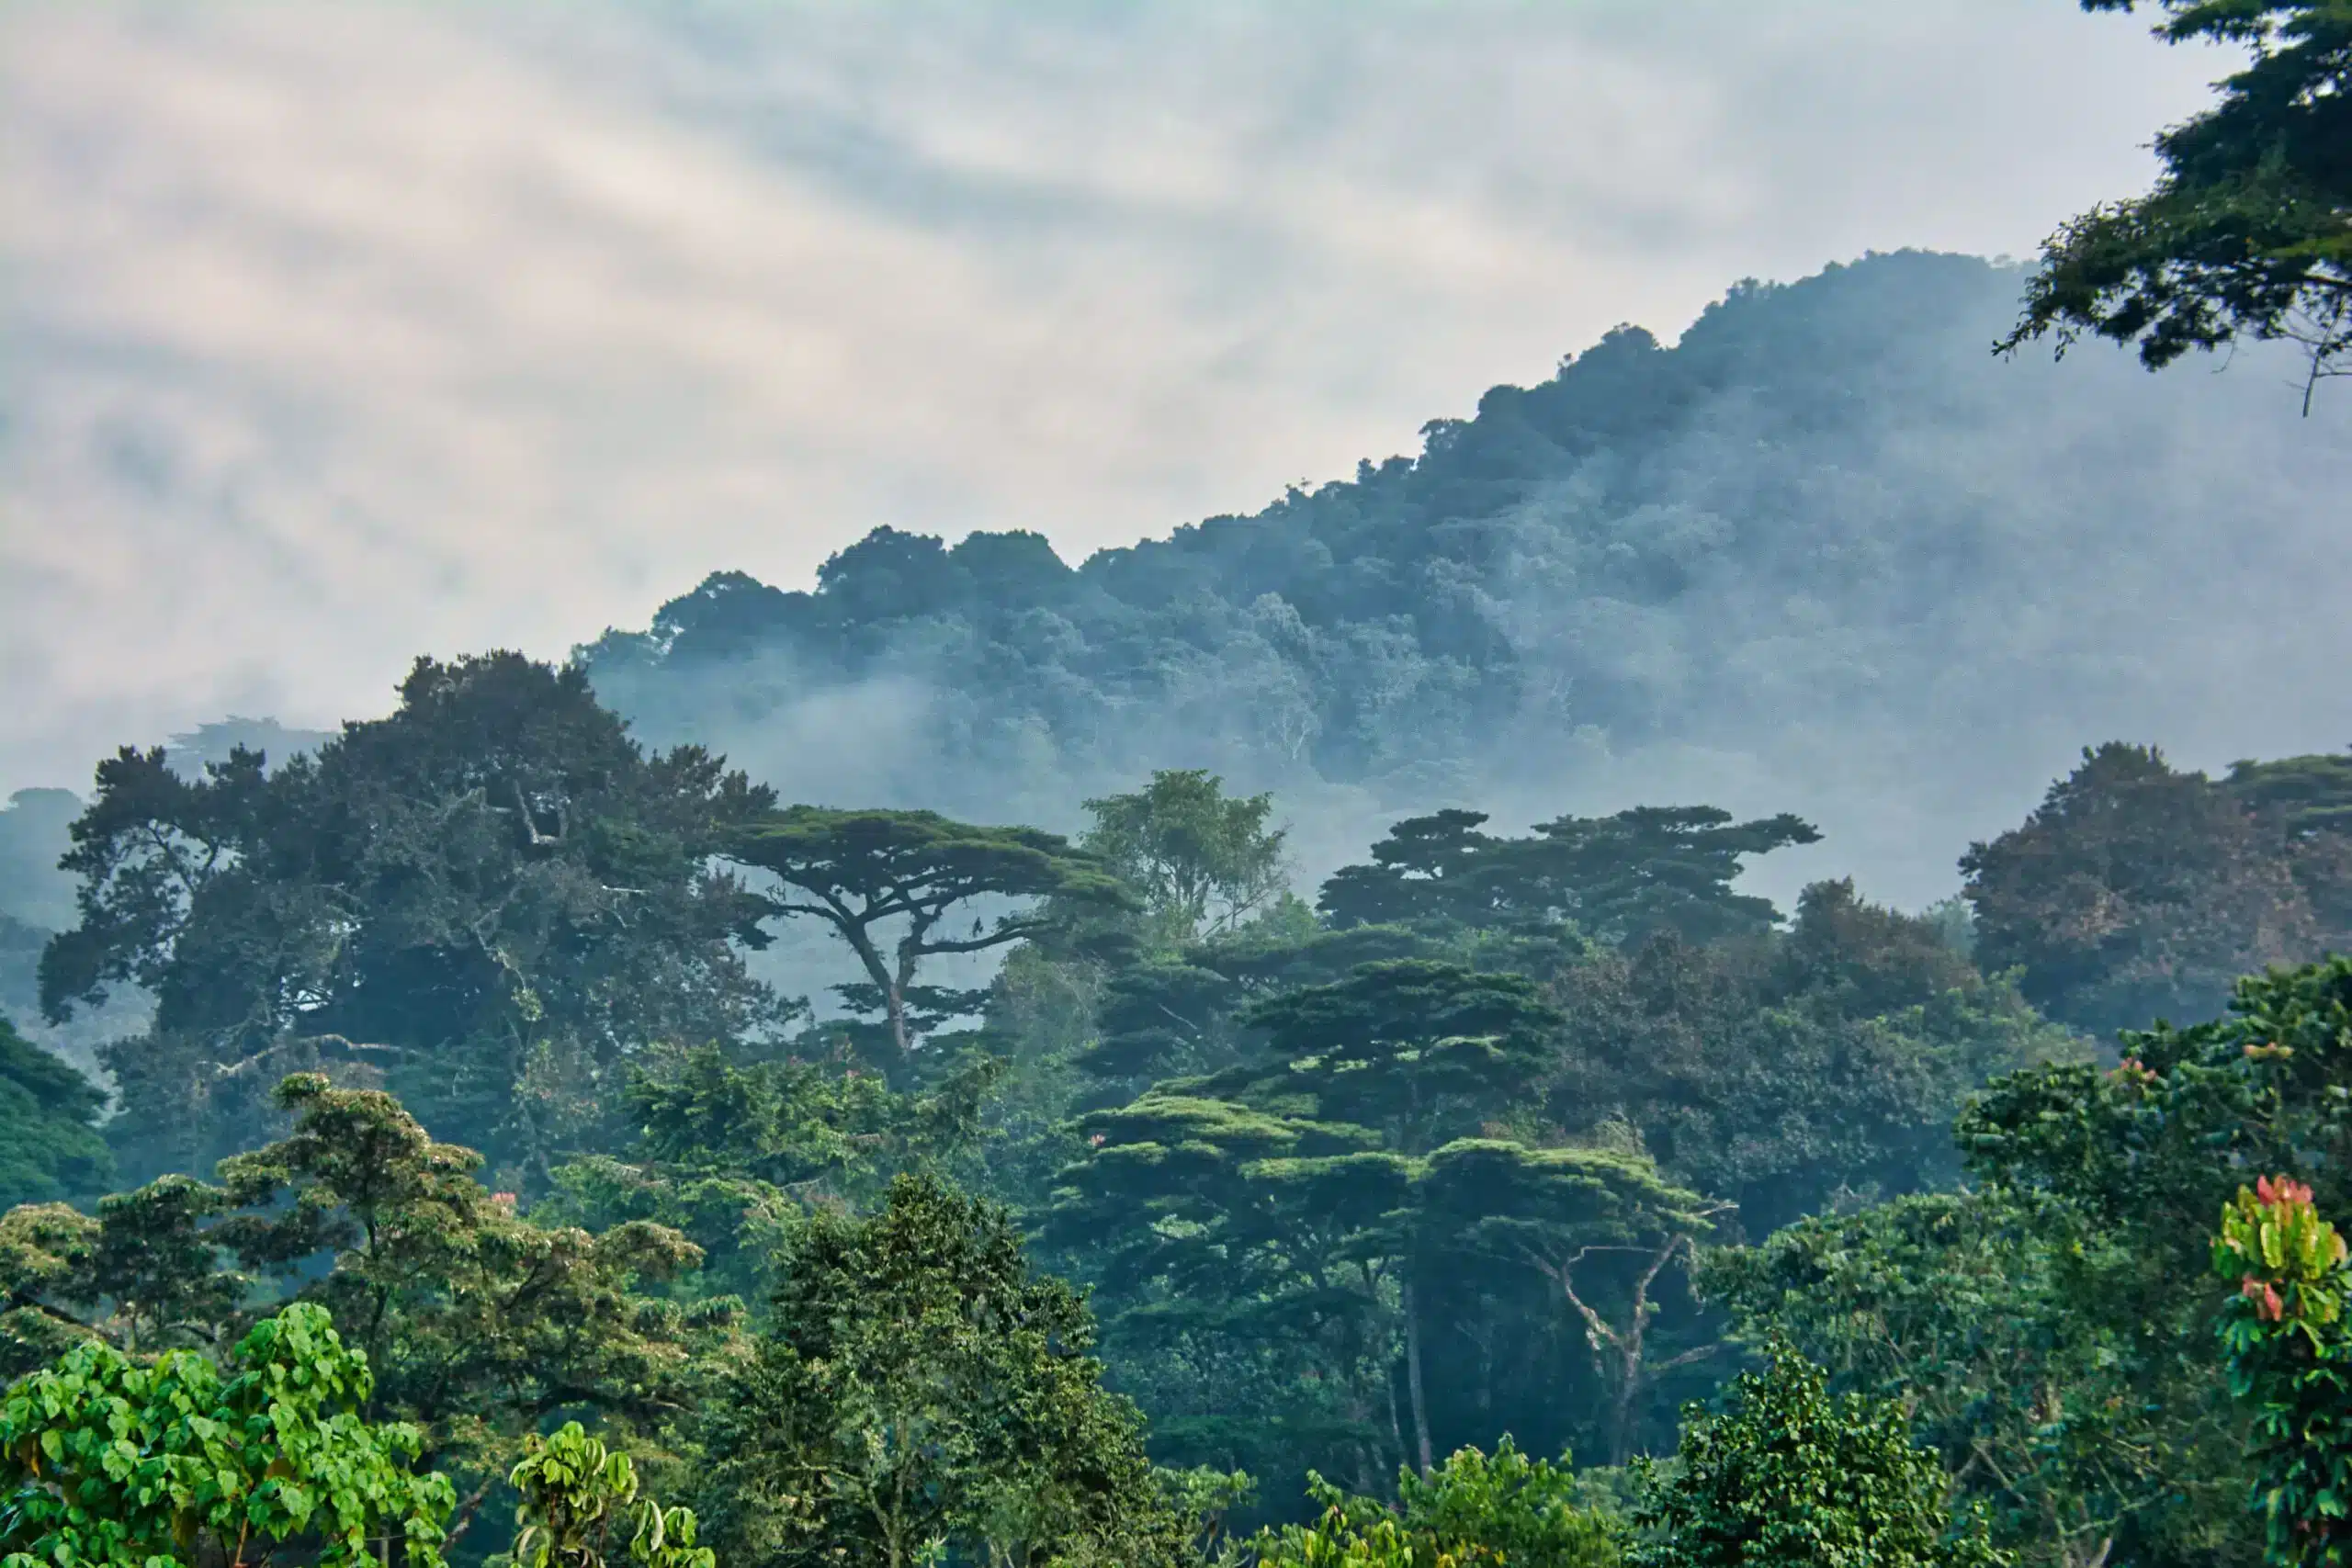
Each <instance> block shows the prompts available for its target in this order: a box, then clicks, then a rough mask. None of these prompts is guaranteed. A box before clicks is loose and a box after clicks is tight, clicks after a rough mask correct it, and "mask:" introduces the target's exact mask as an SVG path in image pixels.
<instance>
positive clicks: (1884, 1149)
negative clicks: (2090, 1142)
mask: <svg viewBox="0 0 2352 1568" xmlns="http://www.w3.org/2000/svg"><path fill="white" fill-rule="evenodd" d="M1547 995H1548V997H1549V999H1550V1000H1551V1001H1552V1003H1553V1005H1554V1006H1555V1007H1557V1008H1558V1009H1559V1010H1561V1011H1562V1012H1563V1013H1564V1014H1565V1015H1566V1019H1567V1024H1566V1030H1565V1032H1564V1035H1563V1046H1564V1049H1563V1053H1562V1056H1561V1060H1560V1066H1558V1068H1557V1069H1556V1071H1555V1074H1554V1075H1553V1077H1552V1079H1551V1081H1550V1083H1549V1085H1548V1086H1547V1098H1546V1101H1545V1110H1546V1112H1547V1114H1548V1115H1549V1116H1551V1117H1553V1118H1555V1119H1556V1121H1557V1122H1559V1124H1560V1125H1562V1126H1563V1127H1564V1128H1566V1130H1568V1131H1570V1132H1575V1133H1589V1132H1590V1131H1592V1130H1594V1129H1596V1128H1598V1127H1600V1125H1601V1124H1602V1123H1603V1122H1607V1121H1609V1120H1611V1119H1612V1118H1614V1119H1619V1120H1622V1121H1623V1122H1629V1123H1630V1124H1631V1125H1632V1126H1633V1127H1634V1128H1635V1129H1637V1130H1638V1132H1639V1134H1640V1135H1641V1138H1642V1140H1643V1142H1644V1144H1645V1146H1646V1147H1647V1148H1648V1149H1649V1150H1650V1152H1651V1153H1653V1154H1654V1155H1656V1156H1657V1159H1658V1161H1659V1162H1660V1164H1661V1165H1662V1166H1663V1167H1664V1168H1666V1169H1667V1170H1668V1172H1669V1173H1671V1174H1672V1175H1673V1176H1674V1177H1675V1178H1676V1179H1678V1180H1680V1181H1682V1182H1684V1183H1687V1184H1688V1185H1690V1186H1691V1187H1694V1188H1697V1189H1699V1190H1703V1191H1707V1192H1711V1193H1715V1194H1718V1195H1720V1196H1722V1197H1724V1198H1728V1199H1732V1200H1734V1201H1736V1202H1737V1204H1738V1206H1739V1223H1740V1225H1741V1227H1742V1228H1743V1229H1744V1230H1745V1231H1746V1232H1747V1235H1751V1236H1761V1235H1764V1234H1766V1233H1767V1232H1769V1231H1770V1230H1772V1229H1774V1228H1776V1227H1777V1226H1779V1225H1781V1224H1786V1223H1788V1222H1789V1221H1791V1220H1793V1219H1796V1218H1798V1217H1800V1216H1801V1215H1803V1214H1805V1213H1812V1212H1815V1211H1817V1210H1819V1209H1822V1208H1825V1207H1828V1206H1831V1205H1833V1204H1836V1203H1840V1202H1850V1201H1854V1200H1855V1199H1857V1198H1860V1197H1868V1196H1873V1195H1886V1196H1891V1195H1893V1194H1894V1193H1898V1192H1905V1191H1912V1190H1918V1189H1920V1188H1923V1187H1932V1186H1936V1185H1939V1184H1942V1183H1944V1182H1948V1181H1950V1180H1951V1179H1954V1178H1955V1177H1956V1176H1957V1175H1958V1169H1957V1156H1956V1155H1955V1152H1954V1150H1953V1148H1952V1145H1951V1132H1950V1129H1951V1119H1952V1117H1953V1116H1954V1115H1955V1114H1956V1113H1957V1112H1958V1111H1959V1110H1960V1108H1961V1105H1962V1101H1963V1100H1964V1099H1965V1098H1966V1096H1967V1095H1968V1093H1969V1092H1970V1091H1971V1090H1972V1089H1975V1088H1976V1087H1977V1086H1978V1085H1980V1084H1982V1083H1983V1082H1985V1079H1986V1078H1988V1077H1992V1076H1993V1075H1995V1074H1996V1073H2000V1072H2004V1071H2007V1070H2008V1069H2010V1068H2012V1067H2016V1066H2022V1065H2024V1064H2027V1063H2030V1062H2034V1061H2038V1060H2043V1059H2048V1058H2052V1057H2059V1058H2065V1057H2070V1056H2072V1055H2075V1054H2076V1053H2075V1046H2074V1044H2073V1043H2072V1042H2071V1041H2069V1040H2068V1039H2067V1038H2066V1037H2065V1036H2064V1034H2063V1032H2058V1031H2054V1030H2052V1029H2051V1028H2049V1026H2048V1025H2046V1024H2044V1023H2043V1022H2042V1021H2041V1020H2040V1019H2039V1018H2037V1017H2036V1016H2035V1015H2034V1013H2033V1010H2031V1009H2030V1007H2028V1006H2027V1005H2026V1004H2025V1003H2024V1001H2023V1000H2022V999H2021V998H2018V995H2017V993H2016V991H2015V990H2014V989H2013V988H2012V987H2009V986H2007V984H2005V983H2002V982H1998V981H1988V980H1986V979H1985V977H1984V976H1982V975H1981V974H1979V973H1978V971H1977V970H1976V969H1975V968H1974V966H1973V965H1972V964H1970V963H1969V962H1968V960H1967V959H1965V958H1964V957H1962V955H1961V954H1959V953H1956V952H1954V951H1953V950H1952V949H1951V947H1950V945H1949V944H1948V943H1946V942H1944V941H1943V940H1942V938H1941V936H1940V934H1939V932H1938V931H1937V930H1936V929H1935V928H1934V927H1933V925H1932V924H1931V923H1930V922H1928V921H1927V920H1925V919H1918V918H1915V917H1911V916H1906V915H1902V914H1898V913H1896V912H1894V911H1893V910H1889V909H1885V908H1880V907H1877V906H1874V905H1871V904H1869V903H1867V902H1865V901H1863V900H1861V899H1860V898H1859V897H1856V895H1855V893H1854V889H1853V886H1852V884H1850V883H1844V882H1832V883H1818V884H1815V886H1812V887H1809V888H1807V889H1806V890H1805V892H1804V895H1803V896H1802V897H1801V898H1800V899H1799V901H1798V909H1797V919H1796V922H1795V926H1794V929H1793V930H1792V931H1790V932H1789V933H1788V935H1787V936H1786V937H1785V938H1779V939H1774V940H1772V941H1770V942H1752V943H1731V944H1725V945H1721V946H1716V947H1694V946H1691V945H1690V944H1688V943H1685V942H1680V941H1679V940H1676V939H1673V938H1670V937H1669V938H1662V939H1659V940H1657V941H1653V942H1648V943H1645V944H1644V945H1643V946H1642V947H1640V948H1638V949H1636V950H1635V951H1634V952H1632V953H1594V954H1590V955H1589V956H1587V957H1585V958H1583V959H1580V960H1579V961H1577V962H1576V963H1573V964H1567V965H1566V966H1564V967H1562V968H1561V969H1559V970H1558V971H1557V972H1556V973H1555V975H1554V976H1552V978H1551V980H1550V984H1549V987H1548V989H1547Z"/></svg>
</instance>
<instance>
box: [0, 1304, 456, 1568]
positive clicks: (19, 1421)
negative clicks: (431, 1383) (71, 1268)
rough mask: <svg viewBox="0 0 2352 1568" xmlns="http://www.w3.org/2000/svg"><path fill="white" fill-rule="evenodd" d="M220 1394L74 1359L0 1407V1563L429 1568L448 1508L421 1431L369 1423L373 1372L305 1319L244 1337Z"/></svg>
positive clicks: (206, 1367) (99, 1351) (77, 1352)
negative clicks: (292, 1559)
mask: <svg viewBox="0 0 2352 1568" xmlns="http://www.w3.org/2000/svg"><path fill="white" fill-rule="evenodd" d="M228 1370H229V1371H230V1373H231V1374H232V1375H229V1376H227V1377H225V1378H224V1377H223V1375H222V1372H221V1371H220V1369H218V1368H216V1367H215V1366H214V1365H213V1364H212V1363H211V1362H210V1361H209V1360H207V1359H204V1358H203V1357H201V1356H198V1355H196V1354H194V1353H192V1352H190V1351H186V1350H175V1351H170V1352H167V1353H165V1354H164V1356H163V1357H161V1358H160V1359H156V1360H154V1361H153V1362H141V1361H136V1360H132V1359H129V1358H127V1357H125V1356H124V1355H123V1354H122V1353H121V1352H119V1351H118V1350H116V1349H114V1348H112V1347H110V1346H107V1345H104V1344H99V1343H95V1342H93V1343H85V1344H82V1345H79V1346H76V1347H75V1348H73V1349H72V1350H70V1351H68V1352H66V1354H65V1355H64V1356H63V1357H62V1359H60V1360H59V1361H58V1363H57V1364H56V1365H55V1366H54V1367H51V1368H48V1369H45V1370H43V1371H38V1372H35V1373H33V1374H32V1375H31V1376H29V1377H27V1378H24V1379H22V1380H21V1381H19V1382H17V1383H16V1384H15V1385H14V1386H12V1387H11V1388H10V1389H9V1390H8V1393H7V1397H6V1402H5V1404H0V1486H6V1489H7V1493H8V1495H7V1497H6V1502H5V1505H0V1551H5V1552H6V1554H7V1561H8V1562H12V1563H17V1564H31V1563H34V1562H54V1563H60V1564H91V1565H93V1568H96V1565H100V1564H103V1565H105V1568H155V1565H156V1564H159V1563H167V1562H182V1563H188V1564H220V1565H224V1568H247V1565H248V1564H254V1565H258V1564H263V1563H266V1562H269V1561H270V1560H271V1559H272V1557H273V1556H275V1555H276V1554H277V1552H279V1551H291V1552H300V1554H301V1555H302V1556H303V1558H304V1559H305V1560H308V1561H315V1562H319V1563H321V1564H322V1565H323V1568H356V1565H360V1564H372V1563H378V1562H390V1559H391V1556H392V1553H393V1552H394V1551H398V1552H399V1553H400V1556H401V1562H404V1563H406V1564H407V1565H408V1568H439V1565H440V1563H441V1562H442V1557H441V1543H442V1540H443V1529H442V1527H443V1525H444V1523H445V1522H446V1521H447V1518H448V1517H449V1511H450V1508H451V1507H452V1506H453V1504H454V1502H455V1498H454V1496H453V1495H452V1493H451V1490H450V1486H449V1482H448V1478H447V1477H446V1476H441V1475H433V1474H424V1475H419V1474H416V1473H414V1472H413V1471H412V1470H411V1468H410V1467H411V1465H412V1464H413V1462H414V1461H415V1460H416V1458H417V1453H418V1449H419V1438H418V1434H417V1431H416V1429H415V1428H414V1427H410V1426H407V1425H404V1424H401V1423H397V1422H395V1423H390V1424H379V1423H377V1422H374V1421H371V1420H369V1419H368V1417H367V1416H366V1415H365V1414H364V1412H365V1411H366V1410H367V1408H368V1404H369V1396H370V1393H371V1381H372V1380H371V1378H370V1376H369V1371H368V1359H367V1358H366V1357H365V1356H363V1355H360V1354H359V1353H358V1352H357V1351H356V1350H351V1349H346V1348H345V1346H344V1344H343V1341H342V1339H341V1338H340V1337H338V1336H337V1335H336V1333H335V1330H334V1323H333V1322H332V1321H331V1320H330V1319H329V1318H328V1316H327V1314H326V1313H325V1312H323V1311H322V1310H321V1309H320V1308H318V1307H316V1306H312V1305H310V1304H308V1303H295V1304H294V1305H292V1306H288V1307H287V1308H286V1309H285V1310H284V1311H282V1312H280V1313H279V1314H277V1316H275V1317H271V1318H266V1319H264V1320H263V1321H262V1322H260V1323H258V1324H256V1325H254V1327H253V1329H252V1331H251V1332H250V1333H248V1334H247V1335H246V1336H245V1337H244V1338H243V1341H242V1342H240V1343H239V1344H238V1346H237V1347H236V1350H235V1353H234V1357H233V1359H232V1362H231V1365H230V1367H229V1369H228Z"/></svg>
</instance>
